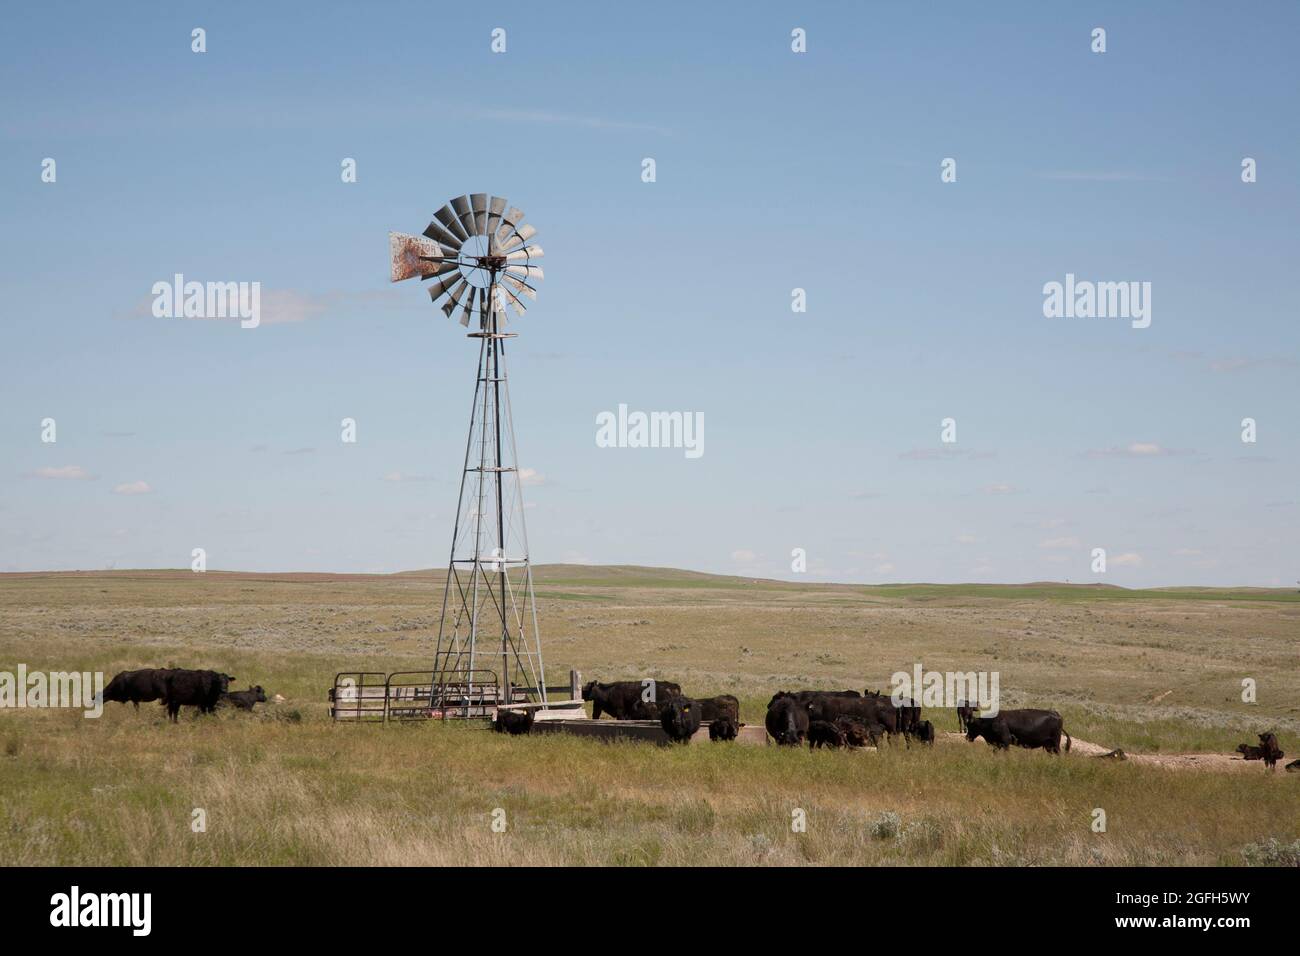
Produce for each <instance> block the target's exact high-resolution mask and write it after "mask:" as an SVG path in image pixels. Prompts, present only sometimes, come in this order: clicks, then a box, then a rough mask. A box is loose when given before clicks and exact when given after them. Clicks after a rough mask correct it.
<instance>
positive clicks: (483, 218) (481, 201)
mask: <svg viewBox="0 0 1300 956" xmlns="http://www.w3.org/2000/svg"><path fill="white" fill-rule="evenodd" d="M469 204H470V208H471V209H473V210H474V235H476V236H482V235H484V234H486V233H487V204H488V197H487V193H474V195H472V196H470V197H469Z"/></svg>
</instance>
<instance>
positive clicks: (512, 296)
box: [497, 286, 528, 315]
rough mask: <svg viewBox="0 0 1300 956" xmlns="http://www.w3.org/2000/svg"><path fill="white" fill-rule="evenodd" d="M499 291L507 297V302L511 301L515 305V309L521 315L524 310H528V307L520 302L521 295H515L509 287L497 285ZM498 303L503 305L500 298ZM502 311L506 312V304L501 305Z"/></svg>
mask: <svg viewBox="0 0 1300 956" xmlns="http://www.w3.org/2000/svg"><path fill="white" fill-rule="evenodd" d="M497 291H499V292H500V293H501V295H503V296H504V297H505V300H506V302H509V303H510V304H511V305H512V306H513V307H514V310H515V311H516V312H518V313H519V314H520V315H523V314H524V312H526V311H527V309H528V307H527V306H526V305H524V304H523V303H522V302H520V301H519V297H518V296H517V295H515V294H514V293H513V292H511V291H510V290H509V289H506V288H503V287H502V286H497ZM498 305H501V302H500V300H498ZM501 311H502V312H505V306H504V305H501Z"/></svg>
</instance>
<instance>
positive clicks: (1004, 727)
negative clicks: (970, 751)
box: [966, 708, 1073, 754]
mask: <svg viewBox="0 0 1300 956" xmlns="http://www.w3.org/2000/svg"><path fill="white" fill-rule="evenodd" d="M1062 735H1064V737H1065V749H1066V752H1069V750H1070V745H1071V744H1072V743H1073V740H1071V738H1070V735H1069V734H1067V733H1066V732H1065V723H1064V721H1062V720H1061V715H1060V714H1058V713H1057V712H1056V711H1054V710H1034V709H1031V708H1026V709H1024V710H1004V711H1002V712H1001V713H999V714H998V715H997V716H996V717H972V718H971V719H970V720H969V721H968V722H967V724H966V739H967V740H970V741H974V740H976V739H978V738H980V737H983V738H984V740H985V741H986V742H987V743H988V744H989V745H990V746H993V747H996V748H998V749H999V750H1006V749H1007V748H1008V747H1010V746H1011V745H1012V744H1015V745H1016V746H1018V747H1025V748H1027V749H1030V750H1033V749H1036V748H1038V747H1042V748H1043V749H1044V750H1046V751H1047V752H1048V753H1052V754H1059V753H1060V752H1061V737H1062Z"/></svg>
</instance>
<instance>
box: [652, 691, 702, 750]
mask: <svg viewBox="0 0 1300 956" xmlns="http://www.w3.org/2000/svg"><path fill="white" fill-rule="evenodd" d="M659 726H661V727H663V729H664V733H666V734H667V735H668V739H669V740H671V741H673V742H674V743H679V744H684V743H686V742H687V741H689V740H690V739H691V738H692V737H693V736H695V731H697V730H699V729H700V705H699V702H698V701H694V700H691V699H690V698H689V697H683V696H681V695H680V694H678V695H677V696H675V697H669V698H668V699H667V700H665V701H664V702H663V703H662V704H660V705H659Z"/></svg>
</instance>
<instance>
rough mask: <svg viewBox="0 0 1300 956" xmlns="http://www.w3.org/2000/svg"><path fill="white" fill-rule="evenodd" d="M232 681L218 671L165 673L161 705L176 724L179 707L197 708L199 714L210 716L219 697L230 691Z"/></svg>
mask: <svg viewBox="0 0 1300 956" xmlns="http://www.w3.org/2000/svg"><path fill="white" fill-rule="evenodd" d="M232 680H234V678H233V677H231V676H230V675H229V674H222V673H219V672H218V671H189V670H173V671H168V672H167V677H166V692H165V694H164V695H163V703H164V704H166V705H167V716H168V717H169V718H170V719H171V721H172V723H176V720H177V715H178V714H179V713H180V710H181V707H183V706H188V707H197V708H198V709H199V713H201V714H211V713H214V712H215V711H216V709H217V702H218V701H219V700H221V695H222V694H224V693H225V692H226V691H227V690H229V689H230V682H231V681H232Z"/></svg>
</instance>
